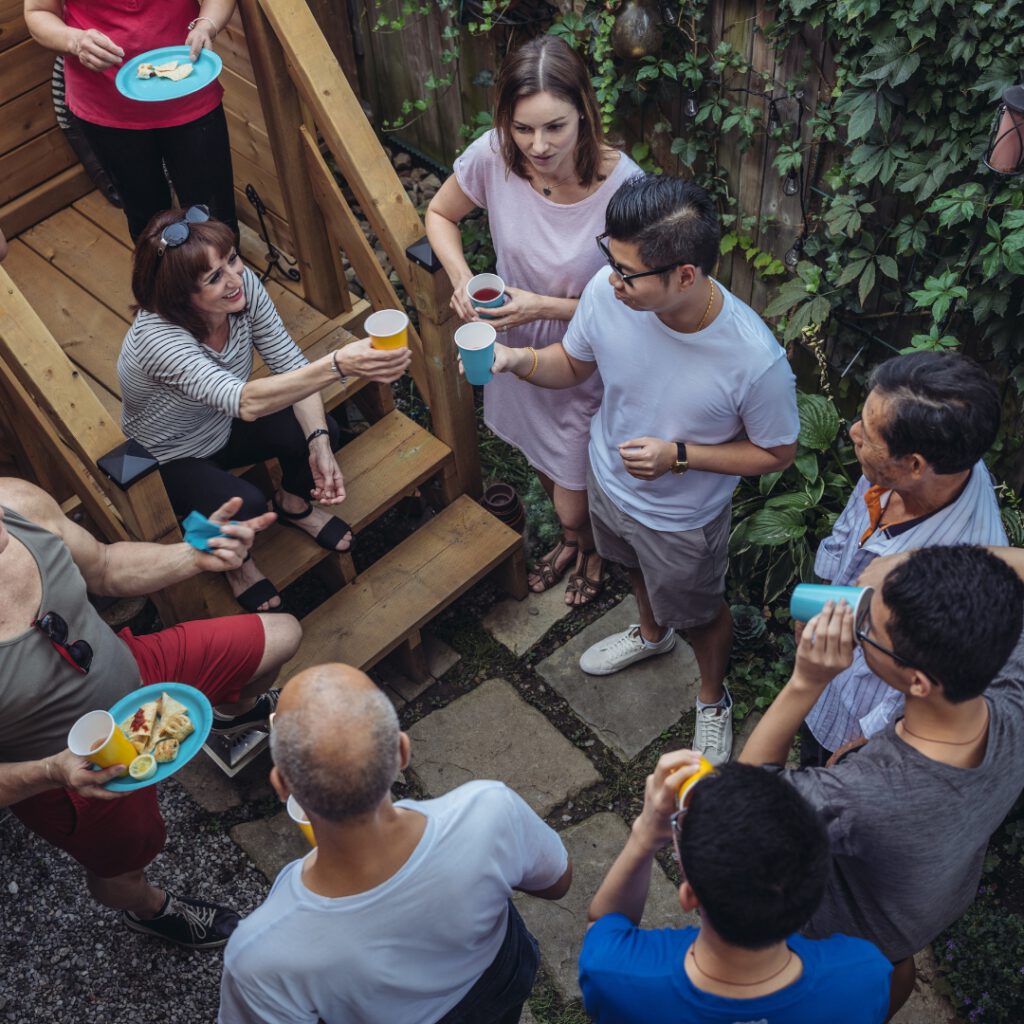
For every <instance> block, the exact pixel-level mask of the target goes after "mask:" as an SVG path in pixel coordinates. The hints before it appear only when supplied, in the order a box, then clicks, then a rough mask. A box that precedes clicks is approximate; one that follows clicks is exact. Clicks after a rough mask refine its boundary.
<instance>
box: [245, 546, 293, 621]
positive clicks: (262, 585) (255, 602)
mask: <svg viewBox="0 0 1024 1024" xmlns="http://www.w3.org/2000/svg"><path fill="white" fill-rule="evenodd" d="M250 558H252V555H249V556H248V557H247V558H246V559H245V560H246V561H247V562H248V561H249V559H250ZM275 597H277V598H280V597H281V591H279V590H278V589H277V587H275V586H274V584H273V583H271V582H270V580H268V579H267V577H266V576H264V577H263V579H261V580H257V581H256V582H255V583H254V584H253V585H252V586H251V587H246V589H245V590H243V591H242V592H241V593H240V594H235V600H236V601H237V602H238V604H239V607H241V608H242V609H243V610H245V611H247V612H253V613H254V614H256V615H266V614H269V613H272V612H283V611H284V599H283V598H282V599H281V603H280V604H278V605H275V606H274V607H273V608H263V609H261V608H260V605H261V604H269V603H270V602H271V601H272V600H273V599H274V598H275Z"/></svg>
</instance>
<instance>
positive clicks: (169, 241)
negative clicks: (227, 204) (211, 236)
mask: <svg viewBox="0 0 1024 1024" xmlns="http://www.w3.org/2000/svg"><path fill="white" fill-rule="evenodd" d="M209 219H210V210H209V208H208V207H206V206H202V205H198V206H190V207H189V208H188V209H187V210H186V211H185V216H184V217H182V219H181V220H176V221H174V223H173V224H168V225H167V227H165V228H164V230H163V234H162V235H161V236H160V244H159V245H158V246H157V247H156V255H157V258H158V259H159V258H160V257H161V256H163V254H164V253H165V252H167V250H168V249H176V248H177V247H178V246H179V245H183V244H184V243H185V242H186V241H187V240H188V236H189V234H190V233H191V230H192V229H191V225H192V224H202V223H203V221H207V220H209Z"/></svg>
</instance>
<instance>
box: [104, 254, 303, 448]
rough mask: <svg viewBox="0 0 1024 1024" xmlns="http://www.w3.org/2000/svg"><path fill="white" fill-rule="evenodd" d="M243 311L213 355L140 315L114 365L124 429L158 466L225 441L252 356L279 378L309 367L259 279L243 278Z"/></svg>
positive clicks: (162, 323)
mask: <svg viewBox="0 0 1024 1024" xmlns="http://www.w3.org/2000/svg"><path fill="white" fill-rule="evenodd" d="M242 288H243V289H244V291H245V298H246V305H245V309H244V310H243V311H242V312H241V313H238V314H234V315H231V316H230V317H229V318H228V319H229V322H230V329H229V333H228V341H227V344H226V345H225V346H224V351H223V352H214V351H213V349H211V348H210V347H209V346H208V345H204V344H203V343H202V342H200V341H199V340H197V339H196V338H195V337H193V335H191V334H189V333H188V331H186V330H184V329H183V328H181V327H176V326H175V325H174V324H171V323H168V322H167V321H166V320H164V319H163V318H162V317H160V316H158V315H157V314H155V313H147V312H145V311H144V310H142V311H140V312H139V313H138V315H137V316H136V317H135V321H134V322H133V323H132V325H131V327H130V328H129V329H128V333H127V335H125V339H124V344H123V345H122V346H121V354H120V356H119V357H118V360H117V376H118V380H119V381H120V382H121V401H122V409H121V429H122V430H123V431H124V433H125V434H126V436H128V437H130V438H133V439H134V440H136V441H138V442H139V443H140V444H141V445H142V446H143V447H144V448H146V449H147V450H148V451H149V452H150V454H152V455H153V457H154V458H155V459H156V460H157V461H158V462H170V461H171V460H173V459H184V458H203V457H204V456H207V455H212V454H213V453H214V452H216V451H219V450H220V449H221V448H223V447H224V445H225V444H226V443H227V440H228V435H229V434H230V432H231V423H232V420H233V419H234V418H236V417H237V416H238V413H239V407H240V403H241V400H242V388H243V387H244V386H245V383H246V381H248V379H249V374H250V373H252V364H253V350H254V349H255V350H256V351H257V352H259V354H260V355H261V356H262V357H263V360H264V362H265V363H266V364H267V366H269V367H270V369H271V370H272V371H273V372H274V373H286V372H287V371H289V370H297V369H299V368H300V367H303V366H305V365H306V364H307V360H306V357H305V356H304V355H303V354H302V350H301V349H300V348H299V347H298V346H297V345H296V344H295V342H294V341H292V339H291V337H290V335H289V334H288V331H287V330H286V329H285V326H284V324H283V323H282V322H281V317H280V316H279V315H278V313H277V310H276V309H275V308H274V303H273V302H272V301H271V298H270V296H269V295H268V294H267V293H266V290H265V289H264V287H263V285H262V284H261V283H260V280H259V278H258V277H257V276H256V275H255V274H254V273H253V272H252V271H251V270H250V269H249V268H248V267H246V268H245V270H244V271H243V274H242Z"/></svg>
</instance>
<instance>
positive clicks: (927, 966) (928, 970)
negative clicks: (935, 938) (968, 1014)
mask: <svg viewBox="0 0 1024 1024" xmlns="http://www.w3.org/2000/svg"><path fill="white" fill-rule="evenodd" d="M916 959H917V984H916V985H915V986H914V991H913V993H912V994H911V996H910V998H909V999H908V1000H907V1002H906V1003H905V1004H904V1006H903V1009H902V1010H900V1012H899V1013H897V1014H896V1016H895V1017H893V1019H892V1024H957V1021H958V1020H959V1018H958V1017H957V1015H956V1011H954V1009H953V1007H952V1006H950V1005H949V1000H948V999H946V998H945V997H944V996H941V995H939V993H938V992H936V991H935V989H934V987H933V985H934V983H935V975H936V967H935V957H933V956H932V952H931V950H930V949H926V950H924V952H923V953H918V954H917V957H916Z"/></svg>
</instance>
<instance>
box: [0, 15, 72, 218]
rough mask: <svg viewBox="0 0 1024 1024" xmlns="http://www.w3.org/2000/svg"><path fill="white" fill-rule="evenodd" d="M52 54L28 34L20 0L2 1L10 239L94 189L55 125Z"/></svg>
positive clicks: (0, 166)
mask: <svg viewBox="0 0 1024 1024" xmlns="http://www.w3.org/2000/svg"><path fill="white" fill-rule="evenodd" d="M54 57H55V54H53V53H50V52H48V51H46V50H44V49H42V47H40V46H37V45H36V44H35V43H34V42H33V41H32V40H31V39H30V38H29V34H28V29H27V28H26V27H25V19H24V17H23V16H22V0H0V228H2V229H3V231H4V234H6V235H7V236H8V237H10V236H12V235H16V234H17V233H18V232H19V231H22V230H23V229H24V228H26V227H28V226H30V225H31V224H34V223H35V222H36V221H38V220H42V218H44V217H47V216H49V215H50V214H51V213H53V212H54V211H56V210H59V209H60V208H61V207H63V206H66V205H67V204H68V203H70V202H73V201H74V200H75V199H77V198H78V197H79V196H81V195H84V194H85V193H86V192H88V191H89V189H90V188H91V187H92V185H91V184H90V182H89V178H88V176H87V175H86V173H85V171H84V170H82V168H81V166H80V165H79V163H78V160H77V158H76V157H75V154H74V152H73V151H72V149H71V147H70V146H69V145H68V144H67V142H66V141H65V139H64V135H63V133H62V132H61V130H60V129H59V128H58V127H57V120H56V118H55V116H54V113H53V102H52V100H51V98H50V75H51V73H52V71H53V61H54Z"/></svg>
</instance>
